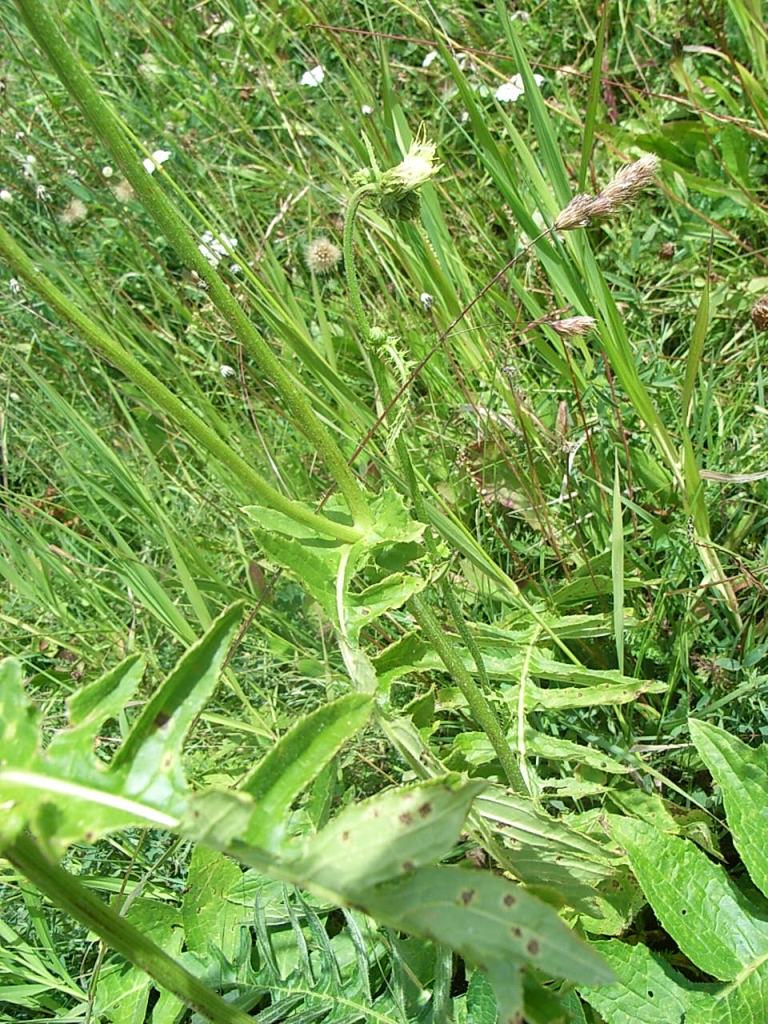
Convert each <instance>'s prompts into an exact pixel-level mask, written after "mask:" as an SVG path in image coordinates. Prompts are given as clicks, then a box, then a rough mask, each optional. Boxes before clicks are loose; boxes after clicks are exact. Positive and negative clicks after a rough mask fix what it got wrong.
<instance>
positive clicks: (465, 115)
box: [459, 110, 469, 124]
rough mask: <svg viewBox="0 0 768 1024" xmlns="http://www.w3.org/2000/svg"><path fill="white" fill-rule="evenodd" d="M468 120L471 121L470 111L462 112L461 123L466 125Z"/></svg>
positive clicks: (460, 115)
mask: <svg viewBox="0 0 768 1024" xmlns="http://www.w3.org/2000/svg"><path fill="white" fill-rule="evenodd" d="M468 120H469V111H468V110H462V112H461V113H460V114H459V121H460V123H461V124H466V123H467V121H468Z"/></svg>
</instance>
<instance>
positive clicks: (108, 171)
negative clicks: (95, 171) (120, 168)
mask: <svg viewBox="0 0 768 1024" xmlns="http://www.w3.org/2000/svg"><path fill="white" fill-rule="evenodd" d="M114 173H115V172H114V170H113V169H112V168H111V167H110V166H109V164H107V166H106V167H102V168H101V176H102V178H111V177H112V175H113V174H114Z"/></svg>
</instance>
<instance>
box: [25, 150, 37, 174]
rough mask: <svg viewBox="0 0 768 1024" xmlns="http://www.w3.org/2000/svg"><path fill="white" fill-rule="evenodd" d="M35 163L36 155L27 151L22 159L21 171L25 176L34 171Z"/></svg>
mask: <svg viewBox="0 0 768 1024" xmlns="http://www.w3.org/2000/svg"><path fill="white" fill-rule="evenodd" d="M36 163H37V157H36V156H35V155H34V153H27V155H26V156H25V157H24V160H23V161H22V165H21V173H22V174H23V175H24V177H25V178H31V177H32V176H33V174H34V173H35V164H36Z"/></svg>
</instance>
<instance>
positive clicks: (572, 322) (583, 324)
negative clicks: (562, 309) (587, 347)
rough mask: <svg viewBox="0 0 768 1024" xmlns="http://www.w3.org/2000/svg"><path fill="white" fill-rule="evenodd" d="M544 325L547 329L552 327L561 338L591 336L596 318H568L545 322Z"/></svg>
mask: <svg viewBox="0 0 768 1024" xmlns="http://www.w3.org/2000/svg"><path fill="white" fill-rule="evenodd" d="M543 323H545V324H546V325H547V327H551V328H552V330H553V331H554V332H555V334H559V335H560V337H561V338H573V337H576V336H580V335H584V334H589V332H590V331H592V330H594V327H595V318H594V317H592V316H568V317H565V318H564V319H562V320H544V321H543Z"/></svg>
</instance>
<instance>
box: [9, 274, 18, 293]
mask: <svg viewBox="0 0 768 1024" xmlns="http://www.w3.org/2000/svg"><path fill="white" fill-rule="evenodd" d="M8 287H9V288H10V289H11V294H12V295H18V294H19V292H20V291H21V281H19V279H18V278H17V277H12V278H11V279H10V281H9V282H8Z"/></svg>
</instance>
